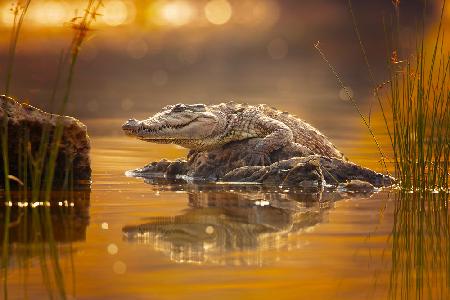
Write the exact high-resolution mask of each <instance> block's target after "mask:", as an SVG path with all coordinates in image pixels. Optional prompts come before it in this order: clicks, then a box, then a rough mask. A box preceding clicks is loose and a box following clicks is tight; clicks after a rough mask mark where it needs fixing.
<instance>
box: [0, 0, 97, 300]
mask: <svg viewBox="0 0 450 300" xmlns="http://www.w3.org/2000/svg"><path fill="white" fill-rule="evenodd" d="M30 2H31V0H27V1H26V2H25V3H24V4H23V5H21V1H17V2H15V4H14V5H13V8H12V13H13V15H14V22H13V27H12V32H11V40H10V48H9V55H8V60H7V73H6V74H7V76H6V84H5V94H6V96H8V94H9V91H10V85H11V82H12V74H13V65H14V60H15V52H16V48H17V42H18V40H19V36H20V30H21V28H22V25H23V23H24V19H25V15H26V12H27V10H28V7H29V5H30ZM101 5H102V1H101V0H88V1H87V5H86V8H85V9H84V10H83V14H82V15H81V16H76V17H75V18H73V19H72V20H71V21H70V22H69V23H68V24H69V25H70V26H71V28H72V29H73V32H74V35H73V38H72V41H71V43H70V46H69V48H68V50H66V51H65V52H64V51H62V52H61V55H60V59H59V63H58V70H57V77H56V80H55V84H54V89H53V92H52V96H51V99H50V105H51V106H53V104H54V102H55V100H56V96H57V90H58V88H59V85H60V81H61V78H62V77H63V76H64V70H65V69H66V71H65V72H66V73H67V75H66V80H65V82H64V86H63V89H62V93H63V95H62V97H61V99H60V108H59V110H58V111H57V113H58V114H59V115H63V114H64V112H65V109H66V106H67V103H68V101H69V98H70V94H71V90H72V83H73V80H74V75H75V66H76V64H77V60H78V55H79V52H80V49H81V46H82V44H83V42H84V41H85V40H86V37H87V35H88V33H89V31H90V30H91V25H92V23H93V22H95V20H96V17H97V16H98V14H97V11H98V9H99V8H100V7H101ZM3 111H4V112H5V115H4V116H2V117H3V122H2V124H1V125H2V128H1V132H0V134H1V140H2V143H1V144H2V158H3V172H4V178H5V182H4V186H5V188H4V195H5V200H6V201H5V203H8V204H11V203H12V202H13V201H12V200H13V199H12V197H11V195H12V191H11V185H10V180H16V181H17V182H19V183H20V184H21V186H19V191H18V192H20V195H21V196H20V197H19V201H20V199H22V201H23V203H25V202H26V203H30V204H31V203H46V204H47V203H51V202H53V201H52V199H51V197H52V189H53V184H54V174H55V168H56V160H57V158H58V154H59V150H60V145H61V141H62V137H63V133H64V126H63V123H62V118H58V119H57V122H56V126H55V128H52V127H51V125H48V126H44V128H42V132H41V139H40V142H39V145H38V146H37V147H36V146H34V147H33V145H31V142H30V136H29V130H28V128H23V133H24V134H23V137H22V138H21V141H20V142H19V146H18V148H19V149H17V150H18V151H17V153H18V155H19V158H18V160H17V161H18V174H15V175H14V176H12V175H9V174H10V167H9V166H10V160H9V156H8V155H9V154H8V115H7V113H6V112H7V103H6V106H5V107H4V108H3ZM66 161H67V164H66V168H65V172H66V176H65V179H64V181H63V183H64V184H63V187H62V190H64V189H73V182H72V183H71V182H69V180H70V179H71V175H70V174H71V165H72V159H70V158H69V157H66ZM16 175H17V176H16ZM28 178H30V182H28ZM28 188H30V190H28ZM70 191H71V190H69V191H68V194H67V197H69V195H70ZM14 203H16V201H14ZM17 203H18V202H17ZM30 206H31V205H30ZM30 206H28V207H27V208H25V209H24V210H23V211H22V214H20V215H19V216H20V217H19V218H18V219H17V220H16V221H15V222H18V223H20V226H21V228H25V229H23V230H24V232H23V234H24V235H25V237H26V235H27V234H28V229H27V228H28V227H27V226H28V225H30V226H32V227H33V228H34V230H35V231H36V232H35V235H34V236H35V238H34V239H33V243H35V246H36V247H37V248H38V249H40V252H39V253H40V255H39V258H40V263H41V264H40V265H41V271H42V275H43V281H44V285H45V286H46V287H47V290H48V292H49V295H52V293H51V290H52V288H51V287H52V286H51V280H50V273H49V267H51V268H50V269H51V270H52V274H53V276H52V277H53V280H54V281H55V283H56V288H57V290H58V295H59V298H65V297H66V291H65V287H64V279H63V278H64V276H63V272H62V269H61V266H60V263H59V251H58V247H57V243H56V241H55V239H54V237H53V232H54V228H53V221H52V213H53V212H51V209H50V206H49V205H44V206H43V207H42V208H41V209H39V210H38V209H31V210H29V209H30ZM11 207H12V206H11V205H6V208H5V215H4V230H3V231H4V232H3V243H2V264H1V266H2V282H3V296H4V299H7V297H8V291H7V272H8V266H7V265H8V260H9V242H10V240H9V233H10V230H11V226H12V223H14V222H11V220H10V218H11V209H12V208H11ZM27 222H30V224H27ZM36 237H37V239H36ZM39 237H40V238H39ZM33 247H34V246H33ZM47 257H48V258H50V263H51V266H48V263H47Z"/></svg>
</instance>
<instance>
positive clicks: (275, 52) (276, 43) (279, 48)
mask: <svg viewBox="0 0 450 300" xmlns="http://www.w3.org/2000/svg"><path fill="white" fill-rule="evenodd" d="M288 49H289V47H288V44H287V42H286V41H285V40H284V39H282V38H276V39H273V40H272V41H271V42H270V43H269V45H267V52H268V53H269V56H270V57H271V58H272V59H282V58H284V57H285V56H286V55H287V54H288Z"/></svg>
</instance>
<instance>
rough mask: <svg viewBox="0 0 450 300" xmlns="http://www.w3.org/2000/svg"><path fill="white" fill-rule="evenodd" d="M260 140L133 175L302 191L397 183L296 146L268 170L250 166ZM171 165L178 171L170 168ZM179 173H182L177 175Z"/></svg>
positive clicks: (277, 156) (155, 165)
mask: <svg viewBox="0 0 450 300" xmlns="http://www.w3.org/2000/svg"><path fill="white" fill-rule="evenodd" d="M258 140H259V139H258V138H254V139H248V140H243V141H239V142H232V143H229V144H226V145H224V146H222V147H220V148H217V149H213V150H210V151H203V152H195V151H191V152H190V153H189V154H188V160H187V162H185V161H184V160H178V161H176V162H168V161H167V160H162V161H160V162H156V163H151V164H150V165H148V166H146V167H144V168H142V169H138V170H134V171H132V172H131V174H132V175H133V174H135V175H136V176H140V177H146V178H151V177H152V176H154V175H158V174H162V175H164V177H165V178H170V177H172V178H174V177H176V175H186V176H188V177H190V178H193V179H199V180H207V181H225V182H241V183H242V182H252V183H261V184H264V185H282V186H286V187H301V188H311V187H312V188H320V187H321V186H322V185H323V183H324V182H326V183H327V184H329V185H334V186H338V185H339V184H340V183H346V182H349V181H350V182H351V181H352V180H360V181H364V182H367V183H369V184H371V185H373V186H376V187H381V186H389V185H392V184H393V183H394V179H393V178H392V177H389V176H386V175H383V174H380V173H377V172H375V171H372V170H370V169H367V168H364V167H361V166H358V165H356V164H354V163H352V162H349V161H346V160H342V159H338V158H329V157H325V156H321V155H309V154H308V153H307V152H305V150H304V149H302V148H301V147H298V146H297V145H295V144H294V145H288V146H286V147H284V148H281V149H279V150H277V151H274V152H272V153H271V154H270V156H269V159H270V161H271V162H272V164H270V165H268V166H249V162H248V161H247V159H248V158H249V157H250V156H249V155H248V154H250V153H252V152H253V151H254V147H255V144H256V143H257V141H258ZM171 164H176V166H177V167H170V168H169V166H172V165H171ZM175 171H176V172H178V173H177V174H174V172H175ZM355 182H356V181H355Z"/></svg>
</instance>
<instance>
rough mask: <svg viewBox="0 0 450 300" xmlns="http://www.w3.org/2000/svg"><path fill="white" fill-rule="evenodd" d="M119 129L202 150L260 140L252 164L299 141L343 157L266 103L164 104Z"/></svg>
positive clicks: (302, 145)
mask: <svg viewBox="0 0 450 300" xmlns="http://www.w3.org/2000/svg"><path fill="white" fill-rule="evenodd" d="M122 129H123V130H124V131H125V132H126V133H127V134H128V135H131V136H135V137H137V138H139V139H141V140H145V141H148V142H153V143H162V144H169V143H171V144H177V145H180V146H183V147H185V148H188V149H191V150H195V151H204V150H210V149H214V148H218V147H221V146H223V145H225V144H227V143H229V142H232V141H240V140H244V139H248V138H262V140H261V141H260V142H259V143H258V144H257V146H256V147H255V151H254V153H253V154H252V157H251V158H250V162H251V164H252V165H265V164H267V163H269V160H268V155H269V154H270V153H271V152H272V151H275V150H277V149H280V148H281V147H284V146H287V145H290V144H293V143H294V145H295V144H297V145H296V146H298V147H300V148H302V149H304V152H305V155H306V154H320V155H324V156H328V157H333V158H340V159H345V157H344V155H343V154H342V153H341V152H339V151H338V150H337V149H336V147H335V146H334V145H333V144H332V143H331V142H330V141H329V140H328V139H327V138H326V137H325V136H324V135H323V134H322V133H320V132H319V131H318V130H317V129H315V128H314V127H312V126H311V125H309V124H308V123H306V122H304V121H302V120H301V119H299V118H297V117H296V116H293V115H290V114H289V113H287V112H281V111H278V110H276V109H274V108H271V107H268V106H266V105H256V106H253V105H246V104H236V103H233V102H229V103H221V104H217V105H204V104H193V105H188V104H177V105H170V106H166V107H164V108H163V109H162V111H161V112H159V113H157V114H155V115H154V116H153V117H150V118H149V119H146V120H143V121H138V120H135V119H130V120H128V121H127V122H126V123H125V124H123V126H122Z"/></svg>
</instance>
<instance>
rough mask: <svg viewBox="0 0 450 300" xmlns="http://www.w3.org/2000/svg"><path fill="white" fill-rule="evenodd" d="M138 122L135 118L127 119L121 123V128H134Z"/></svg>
mask: <svg viewBox="0 0 450 300" xmlns="http://www.w3.org/2000/svg"><path fill="white" fill-rule="evenodd" d="M139 124H140V122H139V121H138V120H136V119H129V120H128V121H126V122H125V123H124V124H123V125H122V130H125V131H133V130H136V129H137V128H138V126H139Z"/></svg>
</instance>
